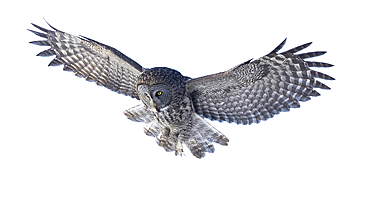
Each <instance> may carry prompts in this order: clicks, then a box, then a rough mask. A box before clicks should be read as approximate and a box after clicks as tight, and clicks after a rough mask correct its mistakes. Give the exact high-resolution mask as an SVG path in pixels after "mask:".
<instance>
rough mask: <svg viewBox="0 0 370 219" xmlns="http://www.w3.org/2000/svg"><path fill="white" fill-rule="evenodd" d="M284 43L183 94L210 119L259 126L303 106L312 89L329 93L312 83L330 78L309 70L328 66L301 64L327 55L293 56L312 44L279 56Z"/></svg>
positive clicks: (206, 78)
mask: <svg viewBox="0 0 370 219" xmlns="http://www.w3.org/2000/svg"><path fill="white" fill-rule="evenodd" d="M285 41H286V39H285V40H284V41H283V42H282V43H281V44H280V45H279V46H277V47H276V48H275V49H274V50H273V51H272V52H271V53H269V54H268V55H266V56H263V57H261V58H259V59H256V60H254V61H251V60H249V61H247V62H245V63H242V64H240V65H238V66H236V67H234V68H232V69H230V70H228V71H226V72H221V73H218V74H213V75H208V76H204V77H200V78H195V79H191V80H189V81H188V82H187V90H188V92H189V93H190V95H191V96H192V100H193V105H194V109H195V112H196V113H198V114H199V115H200V116H202V117H205V118H209V119H211V120H218V121H227V122H235V123H237V124H240V123H241V124H251V123H259V122H260V121H262V120H266V119H269V118H272V117H273V116H274V115H276V114H278V113H280V112H282V111H289V109H290V108H297V107H299V106H300V105H299V101H307V100H309V99H310V96H319V95H320V94H319V93H318V92H317V91H315V90H314V88H322V89H330V88H329V87H327V86H326V85H324V84H323V83H321V82H319V81H317V80H316V79H315V78H321V79H328V80H334V78H332V77H330V76H328V75H325V74H323V73H320V72H317V71H314V70H312V69H310V68H309V67H331V66H332V65H331V64H327V63H322V62H310V61H305V60H304V59H306V58H311V57H315V56H319V55H322V54H325V52H310V53H303V54H294V53H296V52H298V51H301V50H302V49H304V48H306V47H308V46H309V45H310V44H311V43H307V44H304V45H301V46H298V47H296V48H293V49H290V50H288V51H286V52H283V53H279V54H278V53H277V52H278V51H279V50H280V49H281V48H282V47H283V45H284V44H285Z"/></svg>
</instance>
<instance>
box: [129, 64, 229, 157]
mask: <svg viewBox="0 0 370 219" xmlns="http://www.w3.org/2000/svg"><path fill="white" fill-rule="evenodd" d="M187 80H188V78H186V77H184V76H183V75H182V74H181V73H179V72H178V71H176V70H174V69H170V68H164V67H163V68H152V69H147V70H145V71H144V72H143V73H142V75H141V76H140V77H139V79H138V82H137V84H136V87H137V92H138V94H139V97H140V99H141V101H142V102H143V103H144V105H143V106H141V107H139V109H140V110H137V107H134V108H131V109H129V110H126V111H125V115H126V116H127V117H128V119H130V120H133V121H140V122H142V121H144V120H145V123H146V124H147V125H146V127H145V128H144V132H145V133H146V134H147V135H149V136H153V137H155V138H156V141H157V143H158V145H159V146H161V147H163V148H164V149H165V150H166V151H174V152H175V154H176V155H181V154H183V145H186V146H187V147H188V148H189V149H190V151H191V152H192V154H193V155H194V156H196V157H198V158H200V157H203V156H204V155H205V152H213V151H214V147H213V145H212V143H213V142H218V143H220V144H223V145H226V144H227V142H228V139H227V138H226V136H224V135H223V134H221V133H220V132H219V131H217V130H216V129H215V128H213V127H212V126H211V125H210V124H208V123H207V122H206V121H205V120H203V119H202V118H199V117H197V115H196V113H195V110H194V107H193V103H192V99H191V95H190V94H189V92H188V91H187V89H186V81H187ZM158 84H165V85H168V86H166V87H168V88H170V89H166V88H165V86H161V89H159V90H157V89H154V92H150V90H153V89H151V87H153V86H157V85H158ZM143 85H144V86H145V88H143V89H141V88H140V86H143ZM157 92H161V95H166V92H168V93H170V96H171V102H170V103H171V104H169V105H163V106H162V107H158V105H159V104H158V103H154V101H155V100H153V99H154V97H155V95H156V93H157ZM172 97H173V98H172ZM148 114H149V115H150V116H148ZM207 136H212V137H207Z"/></svg>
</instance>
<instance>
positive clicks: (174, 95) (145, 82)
mask: <svg viewBox="0 0 370 219" xmlns="http://www.w3.org/2000/svg"><path fill="white" fill-rule="evenodd" d="M136 91H137V93H138V94H139V98H140V100H141V101H142V102H143V103H144V104H145V106H146V107H148V108H149V109H151V110H156V111H157V112H159V111H161V109H163V108H165V107H167V106H169V105H170V104H173V103H177V102H180V99H181V98H182V97H183V95H184V93H185V91H186V78H185V77H184V76H183V75H182V74H181V73H180V72H178V71H176V70H173V69H170V68H164V67H156V68H151V69H147V70H145V71H144V72H143V73H142V74H141V75H140V76H139V78H138V81H137V83H136Z"/></svg>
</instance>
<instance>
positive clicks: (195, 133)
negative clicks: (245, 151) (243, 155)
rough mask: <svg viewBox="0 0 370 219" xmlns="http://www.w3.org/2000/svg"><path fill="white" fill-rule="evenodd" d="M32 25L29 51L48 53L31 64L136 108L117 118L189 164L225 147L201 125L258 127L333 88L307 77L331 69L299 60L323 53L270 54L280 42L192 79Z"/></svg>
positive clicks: (214, 133) (83, 39)
mask: <svg viewBox="0 0 370 219" xmlns="http://www.w3.org/2000/svg"><path fill="white" fill-rule="evenodd" d="M32 25H33V26H34V27H36V28H38V29H39V30H41V31H42V32H36V31H33V30H29V31H31V32H32V33H34V34H36V35H38V36H40V37H43V38H45V39H46V40H42V41H32V42H30V43H32V44H36V45H40V46H50V48H49V49H47V50H45V51H42V52H41V53H39V54H38V56H53V55H55V56H56V57H55V58H54V59H53V60H52V61H51V62H50V64H49V66H57V65H64V68H63V70H67V71H72V72H74V73H75V75H76V76H79V77H83V78H85V79H86V80H87V81H94V82H95V83H96V84H97V85H101V86H104V87H106V88H108V89H110V90H112V91H115V92H117V93H119V94H124V95H127V96H130V97H132V98H135V99H138V100H141V104H140V105H138V106H135V107H132V108H130V109H128V110H126V111H125V112H124V114H125V115H126V116H127V118H128V119H130V120H132V121H135V122H143V123H145V127H144V132H145V134H146V135H149V136H153V137H155V139H156V141H157V143H158V145H159V146H161V147H163V148H164V149H165V150H166V151H174V153H175V155H182V154H183V147H184V146H187V147H188V148H189V149H190V151H191V153H192V154H193V155H194V156H195V157H197V158H202V157H204V156H205V153H206V152H209V153H213V152H214V151H215V148H214V146H213V143H217V144H220V145H227V144H228V141H229V139H228V138H227V137H226V136H225V135H223V134H222V133H221V132H219V131H218V130H216V129H215V128H214V127H212V126H211V125H210V124H209V123H208V122H207V121H206V120H205V119H204V118H207V119H210V120H217V121H220V122H222V121H226V122H229V123H233V122H234V123H237V124H243V125H246V124H251V123H259V122H260V121H263V120H267V119H269V118H272V117H273V116H274V115H276V114H279V113H280V112H286V111H289V109H290V108H298V107H299V106H300V105H299V102H300V101H307V100H310V97H311V96H319V95H320V94H319V93H318V92H317V91H316V90H314V88H321V89H330V88H329V87H328V86H326V85H324V84H323V83H321V82H319V81H317V80H316V79H315V78H321V79H327V80H334V78H332V77H330V76H328V75H326V74H323V73H320V72H318V71H314V70H312V69H310V67H331V66H333V65H331V64H327V63H323V62H313V61H305V60H304V59H306V58H311V57H316V56H320V55H323V54H325V53H326V52H322V51H319V52H308V53H302V54H296V53H297V52H299V51H301V50H303V49H305V48H306V47H308V46H309V45H310V44H311V43H307V44H304V45H301V46H298V47H296V48H293V49H290V50H288V51H285V52H281V53H278V51H279V50H280V49H281V48H282V47H283V45H284V44H285V41H286V39H285V40H284V41H283V42H282V43H281V44H280V45H278V46H277V47H276V48H275V49H274V50H272V52H270V53H269V54H267V55H266V56H263V57H261V58H259V59H256V60H253V61H252V60H249V61H246V62H244V63H242V64H240V65H237V66H235V67H233V68H231V69H230V70H227V71H224V72H220V73H217V74H212V75H207V76H203V77H199V78H194V79H192V78H190V77H186V76H183V75H182V74H181V73H180V72H178V71H176V70H174V69H170V68H166V67H156V68H149V69H147V68H143V67H142V66H141V65H140V64H138V63H137V62H135V61H134V60H132V59H130V58H129V57H127V56H126V55H124V54H122V53H121V52H119V51H118V50H116V49H114V48H112V47H110V46H107V45H104V44H102V43H99V42H97V41H95V40H92V39H89V38H87V37H83V36H79V37H78V36H73V35H71V34H68V33H65V32H62V31H60V30H57V29H56V28H54V27H52V26H51V25H50V24H48V25H49V26H50V28H51V29H52V30H48V29H45V28H43V27H40V26H38V25H35V24H32Z"/></svg>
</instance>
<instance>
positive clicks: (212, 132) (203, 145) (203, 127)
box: [183, 112, 229, 158]
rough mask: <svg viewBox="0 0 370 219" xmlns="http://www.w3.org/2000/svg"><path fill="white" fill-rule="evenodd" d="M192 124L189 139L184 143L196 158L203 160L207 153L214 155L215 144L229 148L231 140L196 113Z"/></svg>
mask: <svg viewBox="0 0 370 219" xmlns="http://www.w3.org/2000/svg"><path fill="white" fill-rule="evenodd" d="M191 123H192V124H191V128H190V133H189V135H187V136H188V138H187V139H184V141H183V142H184V144H185V145H186V146H187V147H188V148H189V149H190V151H191V153H192V154H193V155H194V156H195V157H197V158H202V157H204V156H205V152H208V153H213V152H214V151H215V148H214V146H213V144H212V143H213V142H215V143H218V144H220V145H224V146H227V143H228V142H229V139H228V138H227V137H226V136H225V135H223V134H222V133H221V132H219V131H218V130H217V129H215V128H214V127H213V126H212V125H210V124H209V123H208V122H207V121H206V120H205V119H203V118H202V117H200V116H199V115H198V114H197V113H195V112H194V113H193V115H192V121H191Z"/></svg>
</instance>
